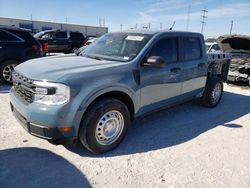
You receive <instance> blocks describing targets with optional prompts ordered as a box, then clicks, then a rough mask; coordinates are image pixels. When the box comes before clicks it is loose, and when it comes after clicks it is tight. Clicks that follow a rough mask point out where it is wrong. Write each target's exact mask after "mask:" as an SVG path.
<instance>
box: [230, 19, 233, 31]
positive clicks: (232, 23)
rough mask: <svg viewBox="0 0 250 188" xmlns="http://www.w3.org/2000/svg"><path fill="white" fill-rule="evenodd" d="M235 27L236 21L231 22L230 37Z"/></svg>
mask: <svg viewBox="0 0 250 188" xmlns="http://www.w3.org/2000/svg"><path fill="white" fill-rule="evenodd" d="M233 26H234V21H233V20H232V21H231V26H230V35H231V34H232V31H233Z"/></svg>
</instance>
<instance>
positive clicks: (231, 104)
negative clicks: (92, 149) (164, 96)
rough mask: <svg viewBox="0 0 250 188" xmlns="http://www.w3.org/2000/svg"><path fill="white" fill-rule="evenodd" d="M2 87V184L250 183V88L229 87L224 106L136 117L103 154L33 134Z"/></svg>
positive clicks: (188, 105)
mask: <svg viewBox="0 0 250 188" xmlns="http://www.w3.org/2000/svg"><path fill="white" fill-rule="evenodd" d="M7 91H8V88H7V87H4V86H0V187H4V188H7V187H32V188H33V187H41V188H44V187H74V188H76V187H89V186H91V187H114V188H118V187H120V188H121V187H150V188H152V187H202V188H204V187H218V188H223V187H234V188H241V187H250V89H249V88H248V87H240V86H232V85H229V86H228V85H225V91H226V92H225V93H224V96H223V99H222V101H221V103H220V105H219V106H218V107H217V108H214V109H207V108H203V107H201V106H200V105H199V104H198V102H197V101H192V102H188V103H185V104H183V105H179V106H176V107H174V108H170V109H167V110H164V111H161V112H158V113H154V114H152V115H151V116H147V117H145V118H143V119H139V120H137V121H136V122H134V123H133V124H132V126H131V128H130V129H129V132H128V135H127V137H126V139H125V140H124V142H123V143H122V144H121V145H120V146H119V148H117V149H116V150H114V151H112V152H109V153H107V154H104V155H99V156H96V155H92V154H90V153H89V152H87V151H86V150H84V149H83V148H82V147H81V145H79V144H78V145H76V146H71V147H65V146H62V145H60V146H54V145H52V144H50V143H48V142H47V141H45V140H42V139H39V138H36V137H34V136H31V135H29V134H28V133H26V132H25V130H24V129H23V128H22V127H21V126H20V125H19V124H18V123H17V122H16V120H15V119H14V117H13V116H12V114H11V112H10V108H9V95H8V93H7Z"/></svg>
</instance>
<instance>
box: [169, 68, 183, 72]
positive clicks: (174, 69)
mask: <svg viewBox="0 0 250 188" xmlns="http://www.w3.org/2000/svg"><path fill="white" fill-rule="evenodd" d="M180 70H181V68H180V67H174V68H172V69H170V71H171V72H179V71H180Z"/></svg>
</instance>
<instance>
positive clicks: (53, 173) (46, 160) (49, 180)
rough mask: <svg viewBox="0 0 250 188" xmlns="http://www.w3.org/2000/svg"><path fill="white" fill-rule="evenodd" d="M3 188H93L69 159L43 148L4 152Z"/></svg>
mask: <svg viewBox="0 0 250 188" xmlns="http://www.w3.org/2000/svg"><path fill="white" fill-rule="evenodd" d="M0 187H4V188H8V187H11V188H15V187H41V188H43V187H91V186H90V184H89V183H88V181H87V180H86V178H85V177H84V175H83V174H82V173H81V172H80V171H79V170H78V169H77V168H76V167H75V166H74V165H72V164H71V163H70V162H68V161H67V160H66V159H64V158H62V157H60V156H58V155H56V154H54V153H52V152H50V151H48V150H43V149H38V148H27V147H25V148H13V149H6V150H0Z"/></svg>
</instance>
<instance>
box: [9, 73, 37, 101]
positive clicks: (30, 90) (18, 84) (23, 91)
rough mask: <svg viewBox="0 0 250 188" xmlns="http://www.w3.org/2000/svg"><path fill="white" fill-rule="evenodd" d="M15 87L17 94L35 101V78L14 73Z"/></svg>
mask: <svg viewBox="0 0 250 188" xmlns="http://www.w3.org/2000/svg"><path fill="white" fill-rule="evenodd" d="M12 80H13V88H14V91H15V92H16V94H17V95H18V96H19V97H21V98H22V99H23V100H25V101H27V102H28V103H32V102H33V97H34V89H35V86H34V85H33V80H31V79H29V78H27V77H25V76H23V75H20V74H19V73H17V72H15V71H14V72H13V73H12Z"/></svg>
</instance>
